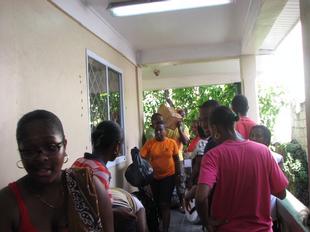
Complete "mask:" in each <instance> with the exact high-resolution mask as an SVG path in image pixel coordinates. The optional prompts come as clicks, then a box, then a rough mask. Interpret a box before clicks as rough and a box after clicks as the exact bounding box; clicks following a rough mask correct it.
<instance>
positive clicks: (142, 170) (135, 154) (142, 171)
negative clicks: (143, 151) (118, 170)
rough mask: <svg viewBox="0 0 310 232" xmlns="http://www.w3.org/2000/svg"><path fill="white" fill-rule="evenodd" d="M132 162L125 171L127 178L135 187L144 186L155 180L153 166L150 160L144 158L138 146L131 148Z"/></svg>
mask: <svg viewBox="0 0 310 232" xmlns="http://www.w3.org/2000/svg"><path fill="white" fill-rule="evenodd" d="M131 158H132V161H133V162H132V164H130V165H129V166H128V168H127V170H126V172H125V178H126V180H127V181H128V182H129V183H130V184H131V185H132V186H135V187H143V186H145V185H148V184H150V183H151V182H152V180H153V168H152V166H151V165H150V163H149V162H147V161H146V160H144V159H142V157H141V156H140V151H139V149H138V148H137V147H134V148H133V149H131Z"/></svg>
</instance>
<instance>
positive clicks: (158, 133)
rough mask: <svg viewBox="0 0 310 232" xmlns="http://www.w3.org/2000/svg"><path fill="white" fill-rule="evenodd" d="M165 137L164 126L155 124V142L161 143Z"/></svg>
mask: <svg viewBox="0 0 310 232" xmlns="http://www.w3.org/2000/svg"><path fill="white" fill-rule="evenodd" d="M165 136H166V129H165V125H163V124H156V126H155V139H156V140H157V141H163V140H164V139H165Z"/></svg>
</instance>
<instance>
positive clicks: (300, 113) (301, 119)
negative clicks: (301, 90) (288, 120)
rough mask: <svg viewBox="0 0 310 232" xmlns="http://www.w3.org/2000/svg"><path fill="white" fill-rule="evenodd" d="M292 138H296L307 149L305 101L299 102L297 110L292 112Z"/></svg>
mask: <svg viewBox="0 0 310 232" xmlns="http://www.w3.org/2000/svg"><path fill="white" fill-rule="evenodd" d="M292 138H293V139H296V140H297V141H298V142H299V143H300V144H301V146H302V148H303V149H305V150H306V151H307V125H306V110H305V103H301V104H300V108H299V109H298V110H293V112H292Z"/></svg>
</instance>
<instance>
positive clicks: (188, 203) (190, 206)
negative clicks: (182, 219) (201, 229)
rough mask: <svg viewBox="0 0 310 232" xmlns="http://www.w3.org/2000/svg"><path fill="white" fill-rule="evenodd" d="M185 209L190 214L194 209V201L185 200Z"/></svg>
mask: <svg viewBox="0 0 310 232" xmlns="http://www.w3.org/2000/svg"><path fill="white" fill-rule="evenodd" d="M184 200H185V209H186V210H187V211H188V212H190V211H191V209H192V205H191V203H193V199H189V198H185V199H184Z"/></svg>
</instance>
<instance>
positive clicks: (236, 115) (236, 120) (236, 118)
mask: <svg viewBox="0 0 310 232" xmlns="http://www.w3.org/2000/svg"><path fill="white" fill-rule="evenodd" d="M239 119H240V117H239V115H238V114H235V113H234V121H235V122H238V121H239Z"/></svg>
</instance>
